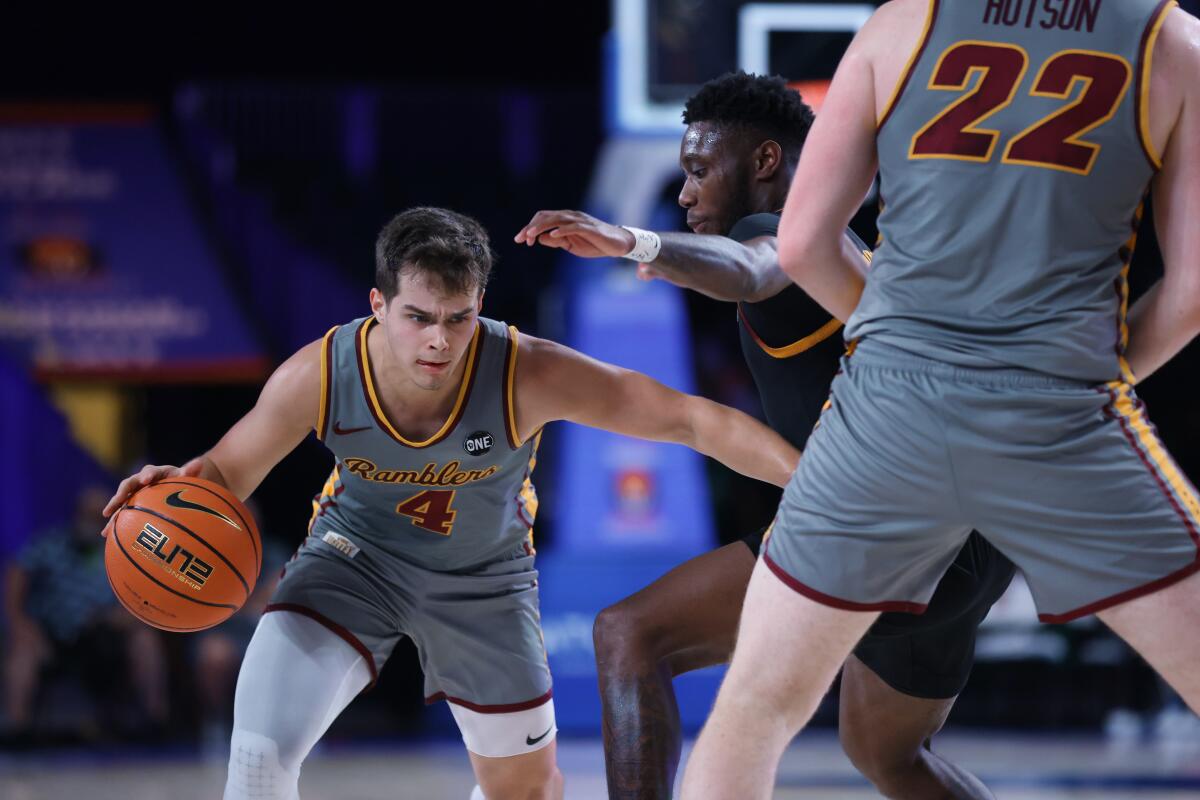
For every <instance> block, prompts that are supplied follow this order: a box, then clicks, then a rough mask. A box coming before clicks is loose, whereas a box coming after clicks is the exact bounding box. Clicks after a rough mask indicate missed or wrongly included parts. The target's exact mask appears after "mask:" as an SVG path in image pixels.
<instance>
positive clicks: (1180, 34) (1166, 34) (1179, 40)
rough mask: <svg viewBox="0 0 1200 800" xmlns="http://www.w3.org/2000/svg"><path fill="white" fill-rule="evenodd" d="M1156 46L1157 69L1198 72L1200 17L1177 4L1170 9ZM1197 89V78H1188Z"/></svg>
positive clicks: (1181, 72)
mask: <svg viewBox="0 0 1200 800" xmlns="http://www.w3.org/2000/svg"><path fill="white" fill-rule="evenodd" d="M1162 22H1163V24H1162V28H1161V30H1160V32H1159V35H1158V39H1157V41H1156V44H1155V47H1154V62H1153V63H1154V67H1155V71H1158V69H1160V68H1165V69H1166V71H1167V72H1168V73H1170V74H1172V75H1180V76H1182V75H1195V74H1196V70H1197V69H1200V19H1197V18H1196V17H1194V16H1192V15H1191V14H1189V13H1188V12H1186V11H1184V10H1183V9H1181V8H1180V7H1179V6H1175V7H1173V8H1171V9H1170V10H1168V11H1167V14H1166V19H1164V20H1163V21H1162ZM1184 83H1185V84H1187V85H1188V86H1189V87H1190V88H1191V90H1192V91H1193V92H1195V91H1196V86H1195V83H1196V82H1195V81H1184Z"/></svg>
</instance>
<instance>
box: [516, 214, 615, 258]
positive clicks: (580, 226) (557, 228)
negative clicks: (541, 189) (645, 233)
mask: <svg viewBox="0 0 1200 800" xmlns="http://www.w3.org/2000/svg"><path fill="white" fill-rule="evenodd" d="M513 241H514V242H516V243H517V244H522V243H524V244H527V245H529V246H530V247H532V246H533V245H535V244H541V245H545V246H546V247H558V248H561V249H563V250H566V251H567V252H568V253H571V254H572V255H576V256H580V257H582V258H600V257H603V256H608V257H610V258H620V257H621V256H623V255H625V254H626V253H628V252H629V251H630V250H632V249H633V247H634V245H635V244H637V241H636V239H634V236H633V234H632V233H630V232H629V231H627V230H625V229H624V228H622V227H621V226H619V225H610V224H609V223H607V222H604V221H603V220H599V219H596V218H595V217H593V216H591V215H589V214H584V213H583V212H582V211H539V212H537V213H536V214H534V215H533V219H531V220H530V221H529V224H527V225H526V226H525V227H524V228H522V229H521V230H520V231H519V232H518V233H517V235H516V236H514V237H513Z"/></svg>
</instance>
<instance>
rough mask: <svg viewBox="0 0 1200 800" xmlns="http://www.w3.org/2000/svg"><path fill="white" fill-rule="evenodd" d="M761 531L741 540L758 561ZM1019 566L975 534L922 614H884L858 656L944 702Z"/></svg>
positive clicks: (902, 684)
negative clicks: (982, 624) (985, 619)
mask: <svg viewBox="0 0 1200 800" xmlns="http://www.w3.org/2000/svg"><path fill="white" fill-rule="evenodd" d="M765 530H766V529H765V528H764V529H763V530H760V531H757V532H756V533H753V534H751V535H750V536H747V537H745V538H744V539H742V541H743V542H744V543H745V544H746V546H747V547H749V548H750V550H751V551H752V552H753V553H754V554H755V556H757V555H758V554H759V551H760V550H761V549H762V540H763V533H764V532H765ZM1014 571H1015V567H1014V566H1013V563H1012V562H1011V561H1009V560H1008V559H1007V558H1005V557H1004V555H1002V554H1001V553H1000V551H999V550H997V549H996V548H994V547H992V546H991V545H990V544H988V542H987V540H986V539H984V538H983V537H982V536H980V535H979V534H978V533H972V534H971V535H970V536H969V537H968V538H967V541H966V544H964V545H963V547H962V550H960V551H959V553H958V556H957V557H956V558H955V559H954V561H953V562H952V563H951V564H950V568H949V569H947V570H946V574H945V575H943V576H942V579H941V581H940V582H939V583H938V585H937V589H935V590H934V593H933V597H932V598H930V600H929V606H928V607H927V608H926V609H925V613H924V614H904V613H900V612H894V611H893V612H885V613H883V614H881V615H880V616H879V619H878V620H876V622H875V624H874V625H872V626H871V629H870V630H869V631H867V634H866V636H864V637H863V638H862V641H860V642H859V643H858V647H856V648H855V649H854V655H855V656H857V657H858V659H859V660H860V661H862V662H863V663H864V664H866V665H867V667H868V668H870V670H871V671H872V672H874V673H875V674H876V675H878V676H879V678H880V679H881V680H882V681H883V682H884V683H886V684H887V685H888V686H891V687H892V688H893V689H895V690H896V691H898V692H901V693H903V694H906V695H910V696H912V697H922V698H927V699H933V700H941V699H945V698H949V697H954V696H955V695H957V694H958V693H959V692H961V691H962V689H963V687H964V686H966V683H967V678H968V677H969V676H970V674H971V665H972V664H973V663H974V660H975V634H976V631H977V630H978V628H979V623H981V622H982V621H983V618H984V617H986V616H987V613H988V610H989V609H990V608H991V607H992V604H993V603H995V602H996V601H997V600H998V599H999V598H1000V595H1002V594H1004V590H1005V589H1007V588H1008V585H1009V583H1011V582H1012V578H1013V572H1014Z"/></svg>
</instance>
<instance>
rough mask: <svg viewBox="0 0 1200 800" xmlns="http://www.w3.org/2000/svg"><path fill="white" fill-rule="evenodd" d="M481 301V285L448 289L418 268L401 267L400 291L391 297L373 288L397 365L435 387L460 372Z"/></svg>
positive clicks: (418, 381)
mask: <svg viewBox="0 0 1200 800" xmlns="http://www.w3.org/2000/svg"><path fill="white" fill-rule="evenodd" d="M482 304H483V293H482V292H481V291H480V290H479V289H472V290H470V291H468V292H463V293H453V294H451V293H447V292H446V290H445V288H444V287H443V286H442V285H441V281H439V280H438V279H437V278H436V277H431V276H429V275H428V274H427V273H423V272H420V271H415V270H405V271H404V272H403V273H401V275H400V291H399V292H397V293H396V296H395V297H393V298H392V299H391V301H390V302H387V303H385V302H384V301H383V295H382V294H380V293H379V290H378V289H373V290H372V291H371V307H372V309H373V310H374V311H375V318H376V319H378V320H379V322H380V323H381V327H382V329H383V331H384V334H385V340H386V342H387V347H388V350H389V351H390V353H391V355H392V363H393V365H394V366H395V367H397V368H398V369H399V371H400V373H401V374H402V375H404V376H406V377H407V378H408V379H409V380H411V381H412V383H413V384H415V385H416V386H417V387H419V388H421V389H428V390H430V391H435V390H437V389H440V388H442V386H444V385H445V384H446V382H447V381H448V380H451V379H452V378H453V377H454V376H455V375H456V373H457V370H456V369H455V368H456V367H457V366H458V365H459V363H460V362H461V361H462V358H463V355H464V354H465V353H466V352H467V348H468V347H470V345H471V337H472V336H473V335H474V334H475V325H476V322H477V320H478V319H479V311H480V308H481V306H482Z"/></svg>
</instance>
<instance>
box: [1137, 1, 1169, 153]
mask: <svg viewBox="0 0 1200 800" xmlns="http://www.w3.org/2000/svg"><path fill="white" fill-rule="evenodd" d="M1175 5H1176V3H1175V0H1162V2H1161V3H1159V4H1158V8H1156V9H1154V13H1153V14H1152V15H1151V16H1150V24H1149V25H1147V26H1146V30H1145V31H1143V33H1142V43H1141V46H1140V47H1139V48H1138V63H1137V89H1136V91H1135V93H1134V98H1135V100H1134V102H1135V103H1136V105H1137V109H1136V116H1137V124H1138V141H1140V142H1141V143H1142V152H1143V153H1145V154H1146V160H1147V161H1149V162H1150V166H1151V167H1153V168H1154V169H1155V170H1156V171H1157V170H1160V169H1162V158H1161V157H1160V156H1159V154H1158V150H1157V149H1156V148H1155V147H1154V139H1153V138H1152V137H1151V135H1150V70H1151V67H1152V65H1153V61H1154V43H1155V42H1157V41H1158V33H1159V31H1161V30H1162V25H1163V22H1165V21H1166V19H1167V14H1168V13H1170V11H1171V9H1172V8H1173V7H1174V6H1175Z"/></svg>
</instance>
